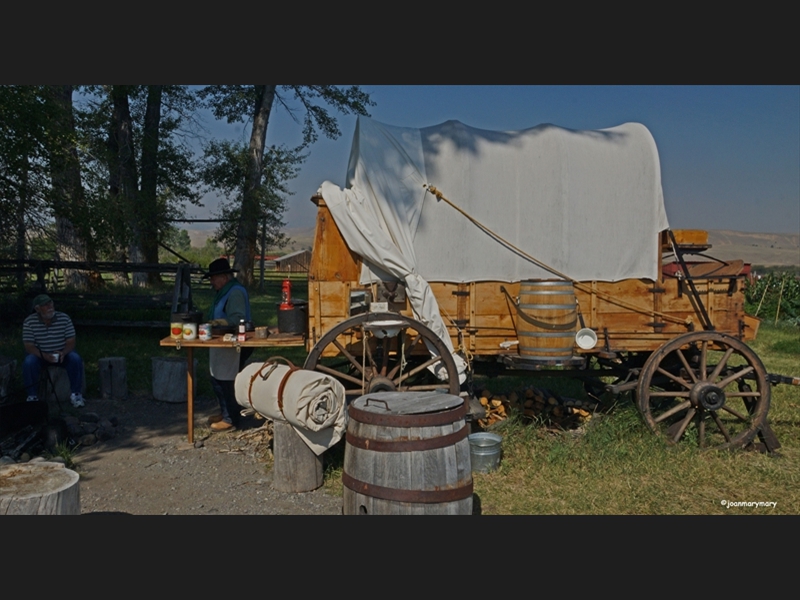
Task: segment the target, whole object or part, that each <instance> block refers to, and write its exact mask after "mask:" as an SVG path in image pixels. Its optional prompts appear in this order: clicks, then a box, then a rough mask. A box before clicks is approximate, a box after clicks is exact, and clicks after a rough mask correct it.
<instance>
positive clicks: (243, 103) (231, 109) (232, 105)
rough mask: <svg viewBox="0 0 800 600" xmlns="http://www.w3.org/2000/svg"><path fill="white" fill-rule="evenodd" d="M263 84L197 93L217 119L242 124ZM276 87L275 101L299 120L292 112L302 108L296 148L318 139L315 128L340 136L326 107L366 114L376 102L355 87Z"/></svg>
mask: <svg viewBox="0 0 800 600" xmlns="http://www.w3.org/2000/svg"><path fill="white" fill-rule="evenodd" d="M263 87H264V86H257V85H209V86H206V87H204V88H203V89H202V90H200V92H199V96H200V98H202V99H203V100H205V101H206V102H207V106H208V107H209V108H210V109H211V111H212V112H213V113H214V116H215V117H216V118H218V119H225V120H227V122H228V123H245V122H247V121H248V120H250V119H252V117H253V110H254V107H255V106H256V105H257V104H258V102H259V96H260V94H261V93H262V92H263V89H262V88H263ZM275 88H276V89H275V103H276V104H277V105H278V106H281V107H282V108H284V109H286V111H287V112H288V113H289V115H291V116H292V118H293V119H294V120H295V121H296V122H298V123H299V122H300V119H298V118H297V117H296V116H295V115H296V113H297V112H298V109H302V115H303V117H302V122H303V143H302V145H301V147H300V148H298V149H297V150H298V151H299V150H301V149H302V148H305V147H306V146H309V145H311V144H313V143H314V142H315V141H316V140H317V138H318V133H317V131H322V133H323V134H324V135H325V136H326V137H328V138H331V139H336V138H338V137H339V136H340V135H341V131H340V130H339V127H338V124H337V122H336V119H335V117H333V116H331V114H330V112H329V111H328V108H327V107H330V108H333V109H334V110H336V111H337V112H340V113H343V114H359V115H369V113H368V112H367V109H368V107H370V106H374V105H375V103H374V102H373V101H372V100H370V97H369V94H367V93H366V92H363V91H361V89H360V88H359V87H358V86H349V87H346V88H345V87H339V86H335V85H282V86H275Z"/></svg>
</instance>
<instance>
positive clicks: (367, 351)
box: [363, 335, 378, 373]
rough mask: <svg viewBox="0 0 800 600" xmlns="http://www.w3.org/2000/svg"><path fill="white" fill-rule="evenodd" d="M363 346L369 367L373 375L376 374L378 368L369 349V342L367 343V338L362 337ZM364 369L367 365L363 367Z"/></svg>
mask: <svg viewBox="0 0 800 600" xmlns="http://www.w3.org/2000/svg"><path fill="white" fill-rule="evenodd" d="M363 344H364V345H365V351H366V355H367V360H369V366H370V367H371V368H372V372H373V373H377V372H378V367H377V365H376V364H375V358H374V357H373V356H372V348H370V347H369V342H368V341H367V336H366V335H365V336H364V340H363ZM364 368H367V365H364Z"/></svg>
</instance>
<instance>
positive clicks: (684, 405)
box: [653, 400, 692, 423]
mask: <svg viewBox="0 0 800 600" xmlns="http://www.w3.org/2000/svg"><path fill="white" fill-rule="evenodd" d="M691 405H692V403H691V402H689V401H688V400H687V401H686V402H681V403H680V404H678V405H677V406H673V407H672V408H670V409H669V410H668V411H666V412H664V413H662V414H660V415H658V417H656V418H655V419H653V420H654V421H655V422H656V423H661V421H663V420H664V419H669V418H670V417H671V416H672V415H674V414H677V413H679V412H681V411H682V410H686V409H687V408H689V407H690V406H691Z"/></svg>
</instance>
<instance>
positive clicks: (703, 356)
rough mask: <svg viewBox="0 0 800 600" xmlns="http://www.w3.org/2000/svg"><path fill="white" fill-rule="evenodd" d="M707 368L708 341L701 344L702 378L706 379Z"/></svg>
mask: <svg viewBox="0 0 800 600" xmlns="http://www.w3.org/2000/svg"><path fill="white" fill-rule="evenodd" d="M706 368H708V340H703V341H702V343H701V344H700V378H701V379H705V378H706Z"/></svg>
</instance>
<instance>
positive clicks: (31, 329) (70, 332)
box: [22, 311, 75, 352]
mask: <svg viewBox="0 0 800 600" xmlns="http://www.w3.org/2000/svg"><path fill="white" fill-rule="evenodd" d="M74 337H75V327H74V326H73V325H72V320H71V319H70V318H69V317H68V316H67V315H66V314H64V313H62V312H58V311H56V313H55V315H53V318H52V319H51V320H50V325H49V326H48V325H45V324H44V322H43V321H42V320H41V319H40V318H39V314H38V313H33V314H32V315H28V316H27V317H26V318H25V321H23V323H22V341H23V342H29V343H31V344H34V345H35V346H36V347H37V348H39V350H41V351H42V352H59V351H61V350H63V349H64V345H65V343H66V341H67V340H68V339H69V338H74Z"/></svg>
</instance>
